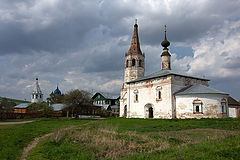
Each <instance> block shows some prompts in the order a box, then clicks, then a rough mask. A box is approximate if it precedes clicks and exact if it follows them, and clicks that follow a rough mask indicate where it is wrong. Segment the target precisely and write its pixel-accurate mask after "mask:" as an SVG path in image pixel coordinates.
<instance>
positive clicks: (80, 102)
mask: <svg viewBox="0 0 240 160" xmlns="http://www.w3.org/2000/svg"><path fill="white" fill-rule="evenodd" d="M64 104H65V106H66V107H65V110H67V111H68V112H71V113H72V116H74V114H79V113H85V112H88V111H89V110H91V109H92V99H91V96H90V93H89V92H87V91H84V90H78V89H75V90H71V91H69V92H67V93H66V94H65V95H64Z"/></svg>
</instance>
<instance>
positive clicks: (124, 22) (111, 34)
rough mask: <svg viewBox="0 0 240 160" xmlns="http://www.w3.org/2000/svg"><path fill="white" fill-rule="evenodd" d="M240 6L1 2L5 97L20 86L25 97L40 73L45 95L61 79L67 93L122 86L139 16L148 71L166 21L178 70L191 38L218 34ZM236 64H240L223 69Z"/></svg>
mask: <svg viewBox="0 0 240 160" xmlns="http://www.w3.org/2000/svg"><path fill="white" fill-rule="evenodd" d="M239 8H240V3H239V1H237V0H236V1H234V0H233V1H228V0H211V1H201V0H199V1H196V2H195V1H192V0H185V1H183V0H181V1H175V0H174V1H158V0H156V1H154V0H153V1H144V0H132V1H131V0H130V1H122V0H114V1H112V0H91V1H89V0H81V1H79V0H67V1H66V0H41V1H39V0H24V1H20V0H11V1H9V0H2V1H0V62H1V67H0V72H1V73H2V75H1V77H0V96H1V95H15V96H16V97H20V95H18V94H17V93H16V90H18V91H19V92H21V93H22V94H23V95H24V94H25V97H26V96H28V95H29V92H31V85H30V84H31V83H32V82H33V80H34V78H35V77H36V76H39V77H40V80H41V83H42V84H41V86H42V88H43V89H44V88H45V89H46V90H45V91H46V92H47V93H48V92H50V90H49V88H54V87H55V86H56V83H58V82H62V83H63V84H62V85H63V86H65V88H66V90H68V89H72V88H80V87H81V88H84V87H85V88H89V87H90V86H91V87H90V88H94V89H104V87H102V88H101V87H99V86H109V85H112V86H111V87H110V88H114V87H115V88H114V92H115V91H118V90H119V89H120V87H121V83H122V78H123V65H124V53H125V52H127V51H128V49H129V45H130V42H131V37H132V32H133V25H134V19H135V18H138V24H139V37H140V43H141V48H142V51H143V52H145V53H146V73H148V74H149V73H152V72H153V71H157V70H159V69H160V67H161V64H160V62H161V59H160V54H161V51H162V47H161V46H160V43H161V41H162V40H163V35H164V33H163V30H164V29H163V26H164V24H167V36H168V39H169V40H170V42H171V47H170V51H171V52H172V53H173V52H174V53H175V52H176V54H177V57H178V58H183V60H179V61H177V62H178V63H179V65H177V66H180V67H181V65H180V64H181V63H184V62H187V63H189V61H190V60H189V59H191V57H192V54H193V53H192V52H193V50H192V46H191V43H196V42H198V41H199V39H200V38H201V37H204V36H205V35H206V33H208V32H209V31H210V30H211V32H212V33H213V35H212V37H214V36H215V35H216V34H217V32H218V31H219V28H221V27H222V24H223V23H224V22H225V21H228V20H231V21H235V20H237V19H239V15H240V10H239ZM214 28H215V29H216V32H213V31H214ZM177 43H182V44H183V47H185V48H181V47H182V46H177ZM223 43H225V42H224V40H223ZM178 55H180V56H178ZM185 56H190V58H186V59H185V60H184V57H185ZM222 56H224V54H223V55H222ZM232 61H233V62H235V61H234V60H230V62H232ZM236 66H238V64H237V61H236V63H232V66H231V65H229V66H226V68H227V67H230V68H233V67H236ZM219 83H224V82H222V81H221V82H219ZM16 84H18V86H17V88H16ZM26 86H28V87H26ZM53 86H54V87H53ZM23 88H24V89H23ZM26 88H27V89H26ZM107 89H109V88H108V87H105V90H107ZM8 90H9V91H8ZM220 90H221V88H220Z"/></svg>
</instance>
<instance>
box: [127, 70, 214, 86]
mask: <svg viewBox="0 0 240 160" xmlns="http://www.w3.org/2000/svg"><path fill="white" fill-rule="evenodd" d="M168 75H176V76H182V77H188V78H194V79H199V80H205V81H209V80H208V79H205V78H199V77H194V76H190V75H187V74H185V73H180V72H176V71H172V70H160V71H158V72H155V73H152V74H150V75H147V76H144V77H141V78H138V79H136V80H133V81H130V82H127V83H134V82H139V81H144V80H149V79H154V78H158V77H164V76H168Z"/></svg>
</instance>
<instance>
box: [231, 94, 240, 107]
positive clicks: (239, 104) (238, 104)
mask: <svg viewBox="0 0 240 160" xmlns="http://www.w3.org/2000/svg"><path fill="white" fill-rule="evenodd" d="M228 105H231V106H240V103H239V102H238V101H237V100H235V99H234V98H232V97H231V96H229V97H228Z"/></svg>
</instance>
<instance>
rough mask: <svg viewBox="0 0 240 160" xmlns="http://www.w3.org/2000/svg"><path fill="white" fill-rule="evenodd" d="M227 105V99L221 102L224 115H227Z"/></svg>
mask: <svg viewBox="0 0 240 160" xmlns="http://www.w3.org/2000/svg"><path fill="white" fill-rule="evenodd" d="M226 106H227V103H226V100H225V99H222V100H221V108H222V113H227V107H226Z"/></svg>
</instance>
